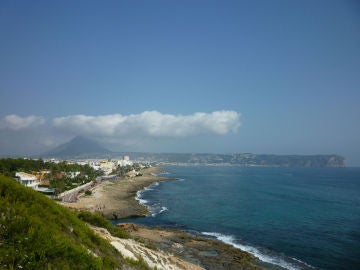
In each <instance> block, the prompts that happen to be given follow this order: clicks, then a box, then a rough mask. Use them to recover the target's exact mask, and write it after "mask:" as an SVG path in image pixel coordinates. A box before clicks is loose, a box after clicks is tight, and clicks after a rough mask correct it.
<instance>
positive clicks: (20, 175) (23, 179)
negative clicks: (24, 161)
mask: <svg viewBox="0 0 360 270" xmlns="http://www.w3.org/2000/svg"><path fill="white" fill-rule="evenodd" d="M15 177H16V178H17V181H18V182H19V183H20V184H22V185H24V186H27V187H31V188H33V189H38V186H39V182H38V181H37V179H36V176H35V175H32V174H29V173H24V172H17V173H16V174H15Z"/></svg>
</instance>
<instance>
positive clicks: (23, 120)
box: [0, 114, 45, 131]
mask: <svg viewBox="0 0 360 270" xmlns="http://www.w3.org/2000/svg"><path fill="white" fill-rule="evenodd" d="M44 123H45V119H44V118H43V117H41V116H34V115H31V116H27V117H21V116H18V115H15V114H11V115H7V116H5V117H4V118H2V119H1V120H0V129H2V130H15V131H16V130H22V129H27V128H34V127H38V126H41V125H43V124H44Z"/></svg>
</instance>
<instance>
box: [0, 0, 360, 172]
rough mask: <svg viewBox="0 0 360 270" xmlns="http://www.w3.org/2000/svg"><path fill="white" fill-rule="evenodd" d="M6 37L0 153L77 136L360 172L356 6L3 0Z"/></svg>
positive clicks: (1, 55) (35, 149)
mask: <svg viewBox="0 0 360 270" xmlns="http://www.w3.org/2000/svg"><path fill="white" fill-rule="evenodd" d="M0 36H1V42H0V59H1V60H0V154H1V155H7V154H11V153H14V154H18V155H22V154H31V153H40V152H42V151H44V150H46V149H49V148H51V147H53V146H55V145H57V144H59V143H62V142H64V141H66V140H68V139H70V138H71V137H72V136H75V135H79V134H80V135H85V136H89V137H93V138H95V139H98V140H99V141H102V142H104V143H105V144H106V145H107V146H108V147H109V148H112V149H115V150H124V151H125V150H127V151H128V150H130V151H155V152H225V153H229V152H252V153H273V154H332V153H337V154H340V155H343V156H345V157H346V158H347V161H348V164H349V165H360V124H359V123H360V120H359V118H360V106H359V103H360V89H359V86H360V4H359V2H358V1H340V0H338V1H333V0H326V1H325V0H324V1H322V0H318V1H310V0H309V1H306V0H304V1H285V0H282V1H257V0H255V1H240V0H239V1H220V0H219V1H200V0H199V1H193V0H192V1H168V0H167V1H157V0H154V1H130V0H129V1H1V3H0ZM197 113H198V114H197ZM80 115H81V116H82V117H79V116H80ZM211 123H215V124H214V125H212V124H211ZM176 127H178V128H176Z"/></svg>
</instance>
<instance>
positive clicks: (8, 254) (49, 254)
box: [0, 175, 126, 269]
mask: <svg viewBox="0 0 360 270" xmlns="http://www.w3.org/2000/svg"><path fill="white" fill-rule="evenodd" d="M83 215H84V214H83ZM106 226H108V225H106ZM124 263H126V262H125V260H124V259H123V258H122V257H121V255H120V254H119V253H118V252H117V251H116V250H115V248H113V247H112V246H111V245H110V244H109V243H108V242H106V241H105V240H103V239H102V238H100V237H98V236H97V235H95V233H94V232H93V231H92V230H91V229H90V228H89V227H88V226H87V225H86V224H85V223H84V222H83V221H82V220H80V219H79V218H78V217H77V215H76V213H74V212H72V211H71V210H69V209H66V208H64V207H62V206H60V205H57V204H56V203H55V202H54V201H52V200H50V199H48V198H47V197H45V196H44V195H42V194H39V193H37V192H36V191H33V190H31V189H29V188H26V187H24V186H22V185H20V184H18V183H16V182H15V181H14V180H13V179H11V178H7V177H4V176H2V175H0V269H116V268H120V267H119V266H121V265H122V264H124Z"/></svg>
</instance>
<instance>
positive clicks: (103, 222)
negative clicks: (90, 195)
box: [78, 211, 130, 238]
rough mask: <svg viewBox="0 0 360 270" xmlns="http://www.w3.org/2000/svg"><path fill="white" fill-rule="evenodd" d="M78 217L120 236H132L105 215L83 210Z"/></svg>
mask: <svg viewBox="0 0 360 270" xmlns="http://www.w3.org/2000/svg"><path fill="white" fill-rule="evenodd" d="M78 217H79V218H80V219H81V220H83V221H85V222H87V223H89V224H91V225H94V226H97V227H102V228H105V229H107V230H108V231H109V233H111V235H113V236H115V237H119V238H130V234H129V233H127V232H125V231H124V230H122V229H120V228H119V227H116V226H115V225H114V224H112V223H111V222H110V221H109V220H107V219H106V218H104V217H103V216H101V215H99V214H94V213H90V212H87V211H81V212H79V214H78Z"/></svg>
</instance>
